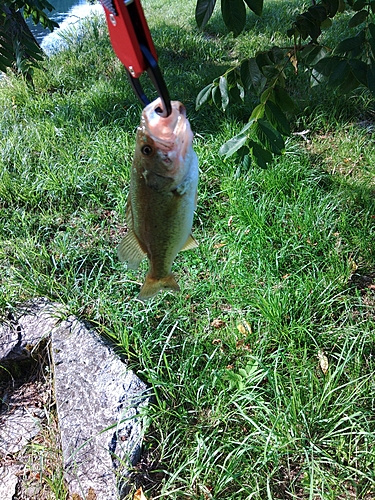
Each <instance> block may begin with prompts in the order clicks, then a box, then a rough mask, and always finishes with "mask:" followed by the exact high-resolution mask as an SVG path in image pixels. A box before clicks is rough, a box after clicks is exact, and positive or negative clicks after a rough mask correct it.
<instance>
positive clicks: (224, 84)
mask: <svg viewBox="0 0 375 500" xmlns="http://www.w3.org/2000/svg"><path fill="white" fill-rule="evenodd" d="M219 89H220V94H221V107H222V108H223V111H225V110H226V109H227V106H228V104H229V95H228V81H227V79H226V77H225V76H224V75H222V76H221V77H220V80H219Z"/></svg>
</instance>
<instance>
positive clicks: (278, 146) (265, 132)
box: [255, 119, 285, 154]
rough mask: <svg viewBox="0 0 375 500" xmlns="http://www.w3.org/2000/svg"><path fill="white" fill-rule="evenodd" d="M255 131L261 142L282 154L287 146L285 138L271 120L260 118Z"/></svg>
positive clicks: (272, 150) (273, 151) (274, 151)
mask: <svg viewBox="0 0 375 500" xmlns="http://www.w3.org/2000/svg"><path fill="white" fill-rule="evenodd" d="M255 133H256V136H257V138H258V140H259V142H260V143H261V144H263V145H265V146H266V148H267V149H268V150H269V151H271V152H272V153H276V154H281V152H282V150H283V149H284V147H285V143H284V139H283V138H282V136H281V134H280V132H278V131H277V130H276V129H275V128H274V127H273V126H272V125H271V124H270V123H269V122H267V121H266V120H263V119H259V120H258V121H257V122H256V124H255Z"/></svg>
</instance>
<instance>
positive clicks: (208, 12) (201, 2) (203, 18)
mask: <svg viewBox="0 0 375 500" xmlns="http://www.w3.org/2000/svg"><path fill="white" fill-rule="evenodd" d="M215 4H216V0H197V5H196V7H195V21H196V23H197V25H198V28H201V29H202V30H203V29H204V27H205V26H206V24H207V23H208V21H209V20H210V18H211V16H212V13H213V11H214V8H215Z"/></svg>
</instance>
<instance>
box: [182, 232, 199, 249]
mask: <svg viewBox="0 0 375 500" xmlns="http://www.w3.org/2000/svg"><path fill="white" fill-rule="evenodd" d="M197 246H198V243H197V240H196V239H195V238H194V236H193V235H192V234H189V237H188V239H187V240H186V243H185V245H184V246H183V247H182V248H181V251H184V250H193V248H197Z"/></svg>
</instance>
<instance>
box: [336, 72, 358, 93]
mask: <svg viewBox="0 0 375 500" xmlns="http://www.w3.org/2000/svg"><path fill="white" fill-rule="evenodd" d="M348 66H349V65H348ZM358 86H359V82H358V80H357V78H355V76H354V75H353V73H352V72H351V71H348V72H347V74H346V76H345V78H344V81H343V82H342V83H341V84H340V85H339V86H338V88H337V90H338V91H339V92H340V93H341V94H348V93H349V92H351V91H352V90H354V89H356V88H357V87H358Z"/></svg>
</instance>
